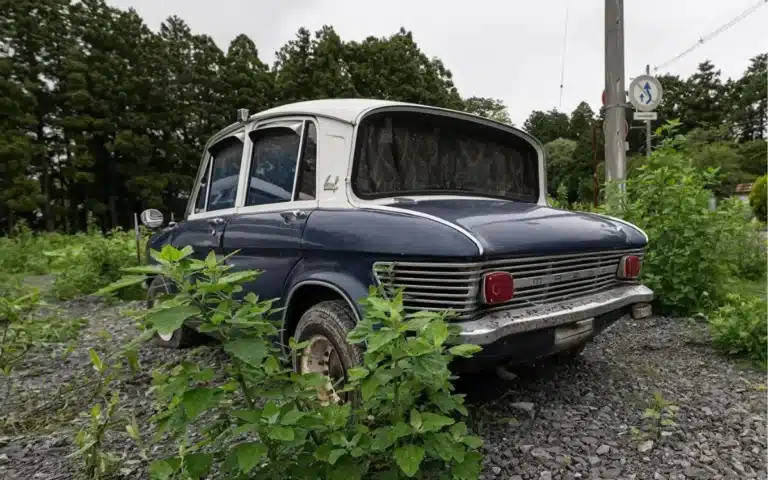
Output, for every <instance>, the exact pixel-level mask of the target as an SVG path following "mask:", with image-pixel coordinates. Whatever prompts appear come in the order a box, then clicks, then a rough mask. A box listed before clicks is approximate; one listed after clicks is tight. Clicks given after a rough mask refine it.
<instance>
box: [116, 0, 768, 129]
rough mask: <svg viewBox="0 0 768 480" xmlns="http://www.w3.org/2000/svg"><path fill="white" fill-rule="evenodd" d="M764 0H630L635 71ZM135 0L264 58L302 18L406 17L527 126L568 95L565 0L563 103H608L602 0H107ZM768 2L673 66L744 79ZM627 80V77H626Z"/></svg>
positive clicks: (460, 79)
mask: <svg viewBox="0 0 768 480" xmlns="http://www.w3.org/2000/svg"><path fill="white" fill-rule="evenodd" d="M758 1H759V0H625V2H624V4H625V12H624V13H625V17H626V21H625V29H626V32H625V58H626V60H625V62H626V75H627V76H628V77H633V76H635V75H638V74H641V73H644V69H645V65H646V64H651V66H653V65H658V64H661V63H663V62H665V61H666V60H668V59H670V58H673V57H675V56H676V55H677V54H679V53H681V52H683V51H684V50H686V49H687V48H688V47H690V46H691V45H692V44H694V43H695V42H697V41H698V39H699V38H700V37H702V36H704V35H706V34H708V33H710V32H712V31H713V30H715V29H716V28H718V27H720V26H721V25H723V24H724V23H726V22H727V21H729V20H730V19H732V18H733V17H735V16H737V15H738V14H739V13H741V12H742V11H744V10H746V9H747V8H749V7H751V6H753V5H755V4H756V3H758ZM108 2H109V3H111V4H112V5H115V6H118V7H121V8H128V7H133V8H135V9H136V11H138V12H139V14H140V15H141V16H142V17H143V18H144V20H145V22H147V24H148V25H149V27H150V28H152V29H154V30H157V29H158V28H159V26H160V23H161V22H162V21H163V20H164V19H165V18H167V17H168V16H170V15H174V14H175V15H178V16H180V17H181V18H183V19H184V20H185V21H186V22H187V23H188V24H189V25H190V27H191V28H192V30H193V31H194V32H196V33H207V34H209V35H211V36H212V37H213V38H214V40H215V41H216V42H217V43H218V44H219V46H220V47H221V48H222V49H225V50H226V48H227V45H228V44H229V42H230V41H231V40H232V39H233V38H234V37H235V36H236V35H238V34H240V33H246V34H247V35H248V36H250V37H251V38H252V39H253V40H254V42H255V43H256V46H257V47H258V49H259V54H260V56H261V58H262V60H263V61H265V62H268V63H270V64H271V63H272V62H273V60H274V52H275V50H277V49H278V48H280V47H281V46H282V45H283V44H284V43H285V42H286V41H288V40H290V39H292V38H293V37H294V35H295V33H296V31H297V30H298V29H299V27H302V26H304V27H307V28H308V29H309V30H310V31H314V30H316V29H319V28H320V27H321V26H322V25H323V24H328V25H332V26H333V27H334V28H335V29H336V31H337V32H338V33H339V35H341V37H342V39H344V40H361V39H363V38H365V37H367V36H369V35H375V36H387V35H390V34H392V33H395V32H396V31H397V30H398V29H399V28H400V27H401V26H403V27H405V28H406V29H408V30H411V31H412V32H413V33H414V38H415V40H416V41H417V42H418V44H419V46H420V47H421V49H422V51H424V52H425V53H426V54H427V55H428V56H436V57H439V58H441V59H442V60H443V61H444V62H445V64H446V66H447V67H448V68H449V69H450V70H451V71H452V72H453V75H454V80H455V83H456V86H457V87H458V89H459V92H460V93H461V95H462V96H464V97H468V96H472V95H477V96H483V97H495V98H499V99H501V100H503V101H504V102H505V103H506V105H507V106H508V108H509V112H510V115H511V117H512V119H513V121H514V122H515V123H516V124H517V125H518V126H522V123H523V121H524V120H525V118H526V117H527V116H528V114H529V113H530V112H531V111H532V110H548V109H550V108H553V107H558V106H559V103H560V88H559V85H560V73H561V62H562V55H563V38H564V33H565V23H566V22H565V17H566V15H565V13H566V4H567V5H568V35H567V47H566V54H565V82H564V89H563V100H562V110H564V111H568V112H570V111H571V110H573V108H574V107H575V106H576V105H577V104H578V103H579V102H581V101H582V100H586V101H587V102H589V103H590V105H592V107H593V108H594V109H598V108H599V107H600V95H601V92H602V90H603V81H604V80H603V78H604V77H603V32H604V30H603V25H604V13H603V5H604V1H603V0H539V1H538V2H534V1H532V0H471V1H466V0H464V1H459V0H455V1H450V0H387V1H385V2H382V1H376V2H373V1H365V0H215V1H211V0H208V1H203V0H163V1H160V0H108ZM766 25H768V6H764V7H761V8H760V9H758V10H757V11H756V12H755V13H753V14H752V15H750V16H749V17H747V18H746V19H745V20H742V21H741V22H739V23H738V24H736V25H735V26H733V27H732V28H731V29H729V30H727V31H726V32H724V33H721V34H720V35H719V36H717V37H716V38H714V39H712V40H710V41H708V42H706V43H704V44H703V45H701V46H699V47H698V48H697V49H696V50H694V51H693V52H691V53H689V54H687V55H686V56H685V57H684V58H682V59H680V60H678V61H676V62H675V63H673V64H672V65H670V66H669V67H668V68H666V69H665V70H664V71H666V72H670V73H675V74H680V75H683V76H687V75H690V74H691V73H693V72H694V71H695V69H696V67H697V65H698V63H699V62H702V61H704V60H706V59H709V60H712V61H713V62H714V63H715V66H716V67H718V68H719V69H720V70H722V74H723V77H724V78H727V77H739V76H740V75H741V73H742V72H743V71H744V70H745V69H746V67H747V65H748V62H749V59H750V58H751V57H753V56H755V55H757V54H759V53H761V52H766V51H768V28H767V27H766ZM627 86H629V85H627Z"/></svg>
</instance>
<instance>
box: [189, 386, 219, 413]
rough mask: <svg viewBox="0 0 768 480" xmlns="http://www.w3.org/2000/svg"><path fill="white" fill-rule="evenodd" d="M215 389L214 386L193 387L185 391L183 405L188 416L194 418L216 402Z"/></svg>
mask: <svg viewBox="0 0 768 480" xmlns="http://www.w3.org/2000/svg"><path fill="white" fill-rule="evenodd" d="M215 401H216V400H215V391H214V390H213V389H212V388H193V389H192V390H188V391H186V392H184V396H183V397H182V400H181V406H182V407H184V411H185V412H186V414H187V417H189V418H190V419H193V418H195V417H197V416H198V415H200V414H201V413H202V412H204V411H205V410H206V409H208V408H209V407H210V406H211V405H213V403H214V402H215Z"/></svg>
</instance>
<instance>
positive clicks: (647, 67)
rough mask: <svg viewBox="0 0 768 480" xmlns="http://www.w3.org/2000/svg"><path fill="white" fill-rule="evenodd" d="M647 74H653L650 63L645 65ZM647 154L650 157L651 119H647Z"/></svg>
mask: <svg viewBox="0 0 768 480" xmlns="http://www.w3.org/2000/svg"><path fill="white" fill-rule="evenodd" d="M645 74H646V75H650V74H651V66H650V65H646V66H645ZM645 156H646V157H649V158H650V156H651V121H650V120H646V121H645Z"/></svg>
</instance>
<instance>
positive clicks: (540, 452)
mask: <svg viewBox="0 0 768 480" xmlns="http://www.w3.org/2000/svg"><path fill="white" fill-rule="evenodd" d="M531 455H533V456H534V457H536V458H538V459H539V460H552V454H550V453H549V452H548V451H546V450H544V449H543V448H534V449H533V450H531Z"/></svg>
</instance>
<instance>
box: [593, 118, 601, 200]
mask: <svg viewBox="0 0 768 480" xmlns="http://www.w3.org/2000/svg"><path fill="white" fill-rule="evenodd" d="M598 128H600V125H599V122H598V123H595V124H594V125H592V163H593V165H594V167H595V171H594V172H593V173H592V175H593V177H594V182H595V191H594V194H593V195H592V197H593V198H592V201H593V202H594V204H595V208H597V197H598V193H599V191H600V185H599V183H598V179H597V129H598Z"/></svg>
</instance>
